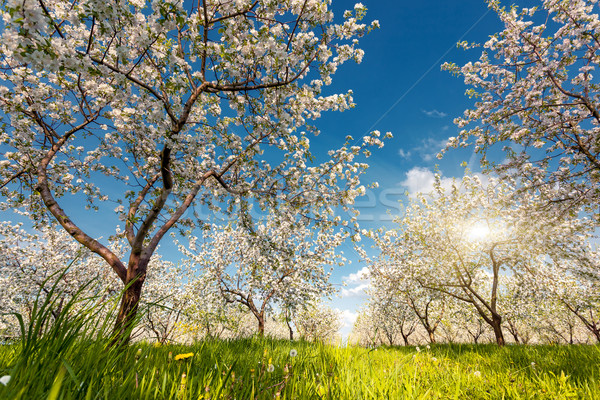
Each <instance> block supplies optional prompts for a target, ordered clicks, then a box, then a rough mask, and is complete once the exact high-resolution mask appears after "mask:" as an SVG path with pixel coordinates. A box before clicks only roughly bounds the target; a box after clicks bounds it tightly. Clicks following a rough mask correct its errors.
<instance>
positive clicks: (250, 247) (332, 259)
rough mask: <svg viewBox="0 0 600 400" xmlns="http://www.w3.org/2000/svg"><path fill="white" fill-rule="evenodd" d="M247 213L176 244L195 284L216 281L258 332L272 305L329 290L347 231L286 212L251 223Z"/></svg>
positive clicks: (295, 303) (295, 304)
mask: <svg viewBox="0 0 600 400" xmlns="http://www.w3.org/2000/svg"><path fill="white" fill-rule="evenodd" d="M249 218H250V217H249V216H248V215H246V216H242V217H241V218H240V221H239V222H238V223H237V224H236V223H231V224H229V225H227V226H220V225H213V226H212V231H211V233H210V235H208V236H209V237H210V239H208V240H205V241H204V242H203V243H198V239H197V238H195V237H194V238H192V239H191V240H190V244H189V248H188V247H186V246H180V247H181V251H182V253H183V254H184V256H186V257H187V258H188V259H187V261H186V262H188V263H189V264H190V268H194V267H195V268H197V269H198V270H200V271H201V272H200V278H199V280H198V282H199V284H200V285H202V286H206V284H205V282H214V285H212V287H214V288H215V289H216V290H218V293H219V294H221V295H222V296H223V298H224V299H225V300H226V301H227V302H228V303H235V302H237V303H239V304H241V305H243V306H245V307H247V308H248V310H249V311H250V312H251V313H252V314H253V315H254V316H255V317H256V320H257V323H258V332H259V334H260V335H263V334H264V331H265V316H266V313H267V312H268V311H269V310H270V309H271V308H272V306H273V305H274V304H278V305H279V306H280V308H285V309H286V310H288V311H291V312H292V314H293V313H294V311H296V309H298V308H299V307H300V306H301V305H303V304H308V303H310V302H312V301H315V300H318V299H319V298H320V297H322V296H328V295H331V294H332V293H333V291H334V288H333V286H332V284H331V283H330V282H329V275H330V274H331V268H332V267H333V266H334V265H341V264H342V263H343V261H344V258H343V257H342V256H341V254H339V253H338V252H336V249H337V247H338V246H339V245H340V244H341V243H342V242H343V240H344V239H345V238H346V237H347V236H348V235H349V232H348V231H339V230H336V229H334V227H329V228H327V227H325V226H321V227H320V228H319V229H316V228H315V226H314V223H313V222H311V221H310V220H309V219H306V218H299V219H298V218H296V216H295V215H294V214H292V212H291V210H290V212H289V213H288V212H282V211H281V210H280V211H278V212H272V213H270V214H268V215H267V216H266V217H264V218H261V220H257V221H253V222H252V223H251V224H250V225H248V224H246V223H244V221H247V220H248V219H249Z"/></svg>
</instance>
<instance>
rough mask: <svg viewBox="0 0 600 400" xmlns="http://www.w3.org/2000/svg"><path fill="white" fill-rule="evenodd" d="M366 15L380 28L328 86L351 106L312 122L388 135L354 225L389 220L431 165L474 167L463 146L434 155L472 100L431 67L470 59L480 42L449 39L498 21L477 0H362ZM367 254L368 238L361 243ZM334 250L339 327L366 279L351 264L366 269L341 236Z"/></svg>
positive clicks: (342, 4)
mask: <svg viewBox="0 0 600 400" xmlns="http://www.w3.org/2000/svg"><path fill="white" fill-rule="evenodd" d="M363 4H364V5H365V6H366V7H367V8H368V10H369V11H368V13H367V18H366V19H367V21H370V20H373V19H377V20H379V21H380V24H381V28H380V29H378V30H376V31H374V32H372V33H371V34H369V35H368V36H366V37H365V38H363V39H362V41H361V47H362V48H363V49H364V50H365V57H364V59H363V62H362V63H361V64H347V65H344V66H343V67H342V68H340V70H339V71H338V73H336V75H335V77H334V84H333V85H332V90H334V91H345V90H347V89H352V90H353V92H354V100H355V103H356V108H355V109H353V110H350V111H347V112H344V113H341V114H340V113H330V114H328V115H326V116H325V117H324V118H322V119H321V120H319V121H318V122H317V125H318V126H319V127H320V128H321V131H322V132H323V136H325V137H329V138H332V139H330V140H331V141H332V145H331V147H333V145H334V143H335V142H334V141H335V138H340V139H339V140H342V138H343V137H344V136H345V135H346V134H350V135H352V136H354V137H360V136H361V135H363V134H365V133H366V132H368V131H370V130H374V129H377V130H379V131H381V132H382V133H383V132H387V131H390V132H392V134H393V135H394V138H393V139H391V140H388V141H387V142H386V145H385V147H384V148H383V149H380V150H377V151H374V152H373V155H372V156H371V158H369V161H368V162H369V164H370V168H369V171H368V172H367V174H366V175H365V176H364V179H363V181H364V183H365V184H369V183H371V182H374V181H376V182H378V183H379V189H375V190H369V191H368V192H367V196H364V197H363V198H360V199H358V201H357V204H356V205H357V207H358V209H359V210H360V211H361V218H360V222H361V227H363V228H366V229H371V228H373V229H377V228H379V227H381V226H387V227H391V226H392V224H391V223H390V221H389V217H388V215H387V214H386V212H389V213H390V215H393V214H394V213H398V212H399V209H398V207H397V205H394V201H396V200H401V199H402V198H403V196H402V193H404V192H405V191H407V190H409V191H416V190H419V189H424V188H426V187H427V184H428V183H429V182H430V180H431V178H432V173H433V171H434V168H435V167H436V165H437V166H438V168H439V170H440V172H441V173H442V174H443V175H444V176H445V177H448V178H450V177H461V176H462V174H463V171H464V169H463V168H462V167H460V163H461V162H463V161H466V162H468V163H469V167H470V169H471V170H475V171H477V170H478V169H479V166H478V159H477V157H475V156H474V154H473V152H472V150H470V149H466V150H454V151H451V152H450V153H448V154H447V155H446V156H445V157H444V158H443V159H442V160H438V159H437V158H436V157H435V155H436V154H437V152H438V151H439V150H440V149H441V148H442V147H443V146H444V144H445V142H446V139H447V138H448V137H450V136H456V135H457V132H458V128H457V127H456V126H455V125H454V124H453V122H452V121H453V119H454V118H455V117H457V116H459V115H461V114H462V113H463V111H464V110H465V109H467V108H469V106H470V105H472V101H471V100H470V99H469V98H468V97H466V96H465V95H464V92H465V90H466V86H465V85H464V83H463V82H462V80H461V79H460V78H457V77H454V76H452V75H451V74H449V73H448V72H445V71H441V68H440V66H441V64H442V63H443V62H445V61H452V62H456V63H457V64H459V65H462V64H464V63H465V62H467V61H469V60H475V59H477V58H478V57H479V54H480V52H481V49H475V50H473V51H469V52H465V51H464V50H461V49H458V48H457V47H456V43H457V42H458V41H462V40H467V41H468V42H478V43H482V42H485V41H486V40H487V38H488V37H489V36H490V35H492V34H493V33H495V32H498V31H499V30H501V28H502V26H501V23H500V21H499V20H498V17H497V16H496V15H495V13H494V12H493V11H490V10H489V9H488V8H487V5H486V3H485V1H483V0H461V1H447V0H428V1H374V0H371V1H369V0H366V1H363ZM352 7H353V2H350V1H334V2H333V8H334V11H335V12H336V15H339V14H341V13H342V12H343V10H345V9H351V8H352ZM361 244H363V245H364V246H365V249H367V251H368V252H369V253H371V254H376V251H375V250H372V249H370V245H371V243H369V242H368V241H366V240H363V242H361ZM343 250H344V253H345V254H346V256H347V257H348V258H350V259H351V260H352V261H353V262H352V264H350V265H348V266H346V267H344V268H342V269H339V270H336V271H335V273H334V276H333V280H334V282H335V283H336V284H340V283H341V282H342V281H346V283H347V284H348V285H347V286H346V287H345V288H343V289H342V292H341V297H338V298H335V299H334V300H333V301H332V305H333V307H335V308H338V309H339V310H341V311H343V312H344V318H345V321H346V326H345V327H344V328H343V332H344V333H345V334H347V333H348V331H349V329H350V323H351V322H352V319H353V318H354V317H355V315H356V312H357V311H358V309H359V308H360V306H361V304H363V302H364V301H365V300H366V296H365V295H364V288H366V286H367V284H368V282H367V281H364V280H361V279H359V277H358V276H357V272H358V271H359V270H361V269H363V268H365V267H366V265H365V264H362V263H360V262H358V260H357V255H356V253H355V251H354V250H353V249H352V246H351V244H348V245H346V246H344V249H343Z"/></svg>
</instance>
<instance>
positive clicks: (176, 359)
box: [175, 353, 194, 361]
mask: <svg viewBox="0 0 600 400" xmlns="http://www.w3.org/2000/svg"><path fill="white" fill-rule="evenodd" d="M193 356H194V353H183V354H177V355H176V356H175V361H178V360H184V359H186V358H190V357H193Z"/></svg>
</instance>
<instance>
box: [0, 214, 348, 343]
mask: <svg viewBox="0 0 600 400" xmlns="http://www.w3.org/2000/svg"><path fill="white" fill-rule="evenodd" d="M53 228H54V227H49V228H48V229H45V230H43V231H42V232H40V233H39V234H37V235H32V234H29V233H27V232H26V231H24V230H23V229H22V228H21V227H20V226H18V225H16V226H15V225H10V224H8V223H2V224H0V229H1V232H0V233H1V235H2V237H3V240H2V241H0V246H2V247H1V251H0V276H1V277H2V278H0V290H2V292H3V296H2V298H1V299H0V309H2V314H1V316H0V332H1V335H2V336H3V337H15V336H17V335H18V334H19V325H18V322H17V319H16V318H15V316H14V313H18V314H20V315H22V316H23V318H24V321H25V323H27V322H28V321H29V320H30V319H31V318H32V317H33V315H32V313H33V312H34V310H35V303H36V302H37V303H38V304H41V303H42V302H44V301H45V300H46V298H48V297H49V296H51V297H52V299H51V302H50V303H49V307H50V308H51V310H50V314H49V316H50V319H51V320H48V321H47V322H46V323H47V325H48V326H49V325H51V324H52V323H53V320H55V319H57V318H58V316H59V314H60V313H61V312H62V311H63V310H62V305H63V304H67V303H69V302H71V301H72V300H74V299H75V300H76V302H78V301H81V300H83V299H88V300H89V299H93V300H94V302H95V303H97V304H98V308H97V311H96V317H97V318H99V319H105V318H107V317H108V316H110V315H111V313H113V312H114V311H115V308H114V306H115V300H117V299H118V297H119V294H120V293H121V291H122V287H121V285H120V283H119V281H118V279H116V278H115V277H113V276H112V275H111V274H107V273H106V268H104V266H103V263H102V261H101V260H99V259H98V257H95V256H94V255H93V254H91V253H90V252H89V251H88V250H87V249H85V247H83V246H81V245H79V244H78V243H77V242H75V241H73V240H70V237H69V236H68V234H67V233H66V232H64V231H60V230H59V231H57V230H55V229H53ZM230 238H232V239H233V236H231V237H230ZM238 240H241V239H240V238H238ZM120 247H122V246H121V245H120V243H119V242H113V243H112V246H111V248H112V249H113V251H115V252H116V253H119V252H120V251H122V249H121V248H120ZM199 254H202V253H195V255H197V256H199ZM223 254H227V253H223ZM246 259H249V257H248V258H246ZM64 260H71V262H70V263H68V264H69V265H68V267H66V266H65V263H64ZM189 261H190V262H193V260H189ZM150 265H151V266H152V270H151V273H149V274H148V279H147V283H146V289H145V292H144V298H143V301H141V302H140V305H139V307H140V310H141V312H140V313H139V315H138V318H139V321H138V323H137V325H136V328H135V329H134V330H133V335H132V336H133V337H134V338H137V339H139V338H152V339H154V340H157V341H159V342H167V341H171V340H176V341H192V340H197V339H200V338H204V337H219V338H233V337H245V336H251V335H253V334H257V333H258V334H261V335H263V334H267V335H269V336H275V337H285V338H293V337H294V333H295V334H296V337H300V338H305V339H307V340H327V341H332V340H334V339H335V338H336V335H337V334H338V328H339V325H340V316H339V314H338V313H337V312H335V311H333V310H331V309H330V308H329V307H327V306H326V305H324V304H322V303H321V302H320V297H321V295H320V293H321V290H320V288H318V287H316V288H315V287H313V288H311V290H312V292H315V293H318V295H312V296H311V295H310V294H311V293H312V292H311V291H310V290H308V289H306V288H305V287H303V286H302V285H303V284H304V285H309V284H310V282H302V280H301V277H298V276H297V275H298V274H300V273H301V270H300V269H296V270H295V275H294V278H296V279H299V280H300V282H298V283H294V282H292V281H290V282H289V285H287V286H286V285H280V286H278V287H274V288H272V289H270V290H269V291H268V293H270V296H264V293H263V292H264V291H265V290H266V288H267V287H269V286H267V285H270V284H271V283H270V281H267V280H265V283H264V284H263V285H262V286H260V290H263V292H260V291H259V288H258V286H257V284H256V283H255V282H254V283H252V282H253V279H259V277H257V276H253V275H247V276H246V275H245V273H246V272H247V271H245V270H244V269H242V268H240V269H239V270H237V275H236V276H237V278H238V279H239V281H238V282H237V286H236V290H239V291H240V292H245V293H248V294H247V295H246V296H245V297H244V298H243V301H241V299H240V301H234V300H232V299H231V298H230V297H229V296H230V293H229V292H228V291H226V286H224V285H225V283H224V282H221V281H216V280H213V279H212V274H213V271H212V270H210V271H209V270H208V268H205V267H202V270H203V271H205V272H206V275H201V276H198V275H196V274H195V273H193V272H190V271H194V269H193V268H190V267H189V265H185V264H181V265H175V264H173V263H171V262H168V261H165V260H163V259H161V258H159V257H155V258H153V259H152V260H151V263H150ZM256 265H257V267H256V268H255V269H254V272H255V273H257V274H259V270H260V269H261V268H260V267H258V265H259V264H256ZM288 268H289V267H288ZM282 269H283V267H282ZM222 272H223V273H226V272H225V270H223V271H222ZM266 272H268V271H266ZM263 273H264V271H263ZM244 279H246V281H244ZM294 284H297V285H298V287H297V288H296V289H294ZM323 284H325V285H327V282H326V281H323ZM290 290H291V291H295V292H298V293H302V290H307V293H302V294H301V295H302V298H301V299H302V300H305V301H303V302H302V303H296V304H294V306H293V307H291V305H290V304H291V303H289V302H287V303H284V302H282V299H287V297H286V295H287V294H288V293H289V291H290ZM299 295H300V294H299ZM253 301H261V307H262V310H261V311H262V313H261V314H257V313H256V308H255V306H254V303H253ZM83 303H85V304H88V303H89V301H86V302H83ZM284 305H287V306H288V307H287V308H285V307H283V306H284ZM77 311H78V309H77V307H74V308H73V309H72V310H71V311H70V312H77Z"/></svg>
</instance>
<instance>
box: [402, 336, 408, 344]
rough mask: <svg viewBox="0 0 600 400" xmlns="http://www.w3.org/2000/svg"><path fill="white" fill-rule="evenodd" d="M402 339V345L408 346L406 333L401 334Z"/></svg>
mask: <svg viewBox="0 0 600 400" xmlns="http://www.w3.org/2000/svg"><path fill="white" fill-rule="evenodd" d="M402 339H403V340H404V345H405V346H409V344H408V335H405V334H402Z"/></svg>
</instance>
